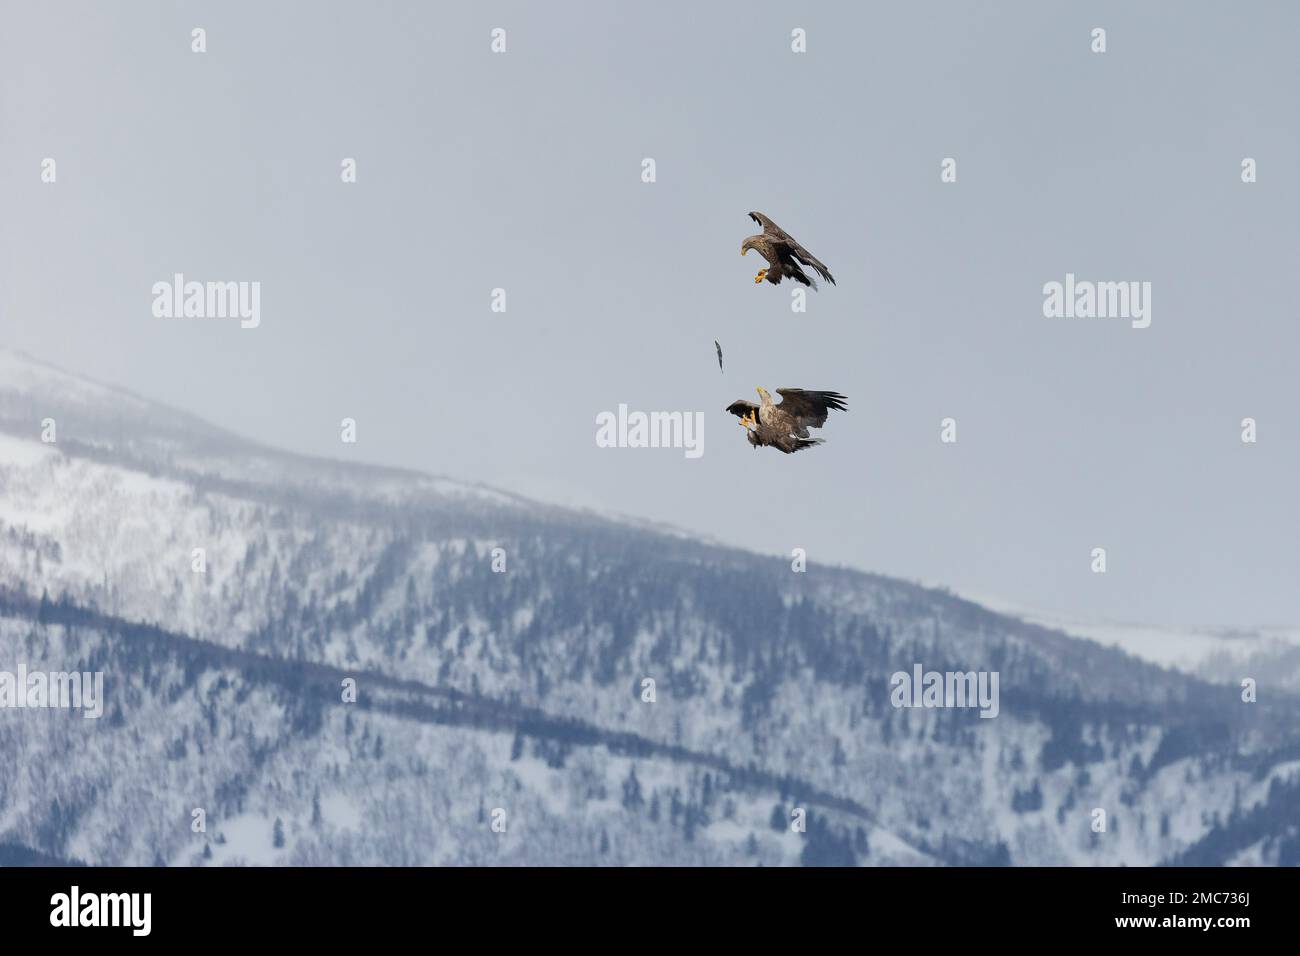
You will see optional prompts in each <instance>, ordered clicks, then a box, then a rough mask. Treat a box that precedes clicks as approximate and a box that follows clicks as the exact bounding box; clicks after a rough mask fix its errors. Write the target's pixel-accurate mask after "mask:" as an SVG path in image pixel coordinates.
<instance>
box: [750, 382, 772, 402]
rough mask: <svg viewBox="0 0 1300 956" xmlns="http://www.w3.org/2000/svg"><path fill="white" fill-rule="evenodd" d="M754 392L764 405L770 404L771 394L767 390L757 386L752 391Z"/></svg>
mask: <svg viewBox="0 0 1300 956" xmlns="http://www.w3.org/2000/svg"><path fill="white" fill-rule="evenodd" d="M754 391H756V392H758V397H759V398H761V399H762V400H763V402H764V403H767V402H770V401H771V400H772V395H771V393H770V392H768V390H767V389H765V388H764V387H763V386H762V385H760V386H758V387H757V388H756V389H754Z"/></svg>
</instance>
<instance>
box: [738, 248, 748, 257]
mask: <svg viewBox="0 0 1300 956" xmlns="http://www.w3.org/2000/svg"><path fill="white" fill-rule="evenodd" d="M747 252H749V250H748V249H746V248H745V247H744V246H741V247H740V254H741V255H742V256H743V255H745V253H747Z"/></svg>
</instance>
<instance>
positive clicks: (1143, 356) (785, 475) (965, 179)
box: [0, 0, 1300, 626]
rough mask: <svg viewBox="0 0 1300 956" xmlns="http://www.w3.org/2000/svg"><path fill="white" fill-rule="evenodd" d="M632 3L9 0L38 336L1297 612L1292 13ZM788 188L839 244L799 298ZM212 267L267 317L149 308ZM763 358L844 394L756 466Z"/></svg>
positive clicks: (743, 509)
mask: <svg viewBox="0 0 1300 956" xmlns="http://www.w3.org/2000/svg"><path fill="white" fill-rule="evenodd" d="M613 6H614V5H613V4H605V3H594V2H593V3H564V2H548V3H545V4H542V3H527V4H525V3H521V4H504V3H493V4H482V3H456V4H432V3H422V4H416V3H390V4H378V3H346V4H334V3H287V2H284V3H220V4H216V3H194V4H187V3H147V2H140V3H130V4H126V3H122V4H103V3H93V4H92V3H75V4H73V3H59V2H40V3H35V2H17V0H0V7H2V8H3V28H2V29H0V81H2V83H0V97H2V99H0V110H2V113H0V256H2V258H0V269H2V270H3V271H2V272H0V344H3V345H7V346H11V347H17V348H21V349H24V350H26V351H28V352H30V353H32V354H34V355H36V356H38V357H41V358H44V359H46V360H48V361H51V362H53V363H55V364H58V365H60V366H62V367H64V368H67V369H69V370H71V371H75V372H80V373H83V374H86V375H88V376H91V377H94V378H98V379H100V380H104V381H107V382H111V383H117V384H121V385H124V386H127V387H129V388H131V389H133V390H135V391H137V392H140V393H142V394H144V395H147V396H149V397H152V398H156V399H159V400H162V401H165V402H167V403H169V404H172V405H176V406H178V407H181V408H184V409H186V410H189V411H193V412H196V413H198V414H201V415H203V416H205V417H206V418H208V419H210V420H212V421H213V422H214V423H217V424H219V425H222V426H225V427H227V428H230V429H232V430H234V431H237V432H240V433H243V434H245V435H248V436H250V437H252V438H255V439H258V440H260V441H263V442H266V443H269V444H271V445H275V446H280V447H284V448H288V449H293V450H298V451H303V452H310V453H315V454H327V455H347V456H350V457H361V458H364V459H366V460H370V461H374V462H379V463H388V464H398V465H405V466H411V467H416V468H420V469H425V470H428V471H432V472H436V473H440V474H446V475H449V476H453V477H459V478H465V479H470V480H477V481H483V482H487V483H489V484H494V485H497V486H501V487H505V488H508V489H511V490H513V491H517V492H520V493H523V494H526V495H530V496H533V497H537V498H541V499H546V500H550V501H556V502H560V503H565V504H573V505H581V506H587V507H593V508H599V509H602V510H609V511H616V512H620V513H626V514H631V515H638V516H643V517H647V518H652V519H661V520H665V521H668V522H671V523H673V524H676V525H679V526H681V527H684V528H687V529H693V530H695V531H698V532H699V533H700V534H703V535H708V536H711V537H714V538H717V539H720V540H723V541H727V542H732V543H736V544H740V545H743V546H746V547H751V548H754V549H756V550H760V551H764V552H772V553H784V554H788V553H789V551H790V549H791V548H793V547H796V546H798V547H803V548H806V549H807V551H808V556H809V561H810V563H812V564H815V563H816V562H819V561H820V562H838V563H846V564H850V565H854V566H857V567H860V568H864V569H868V570H874V571H879V572H882V573H887V574H891V575H897V576H902V577H908V578H913V579H919V580H923V581H925V582H928V583H942V584H946V585H949V586H951V587H953V588H954V589H956V590H958V591H961V592H965V593H972V594H978V595H988V596H996V597H999V598H1001V599H1004V600H1007V601H1011V602H1015V603H1017V604H1019V605H1022V606H1025V607H1030V608H1035V609H1041V610H1047V611H1054V612H1059V613H1063V614H1068V615H1074V616H1077V617H1086V618H1090V619H1091V618H1107V619H1112V620H1117V621H1129V622H1151V623H1160V624H1174V625H1176V624H1188V625H1191V624H1195V625H1201V626H1205V625H1253V624H1295V623H1298V622H1300V588H1297V587H1296V581H1297V577H1298V576H1300V559H1298V558H1297V537H1298V535H1297V531H1298V530H1300V527H1298V526H1300V520H1298V519H1300V515H1298V514H1297V506H1296V483H1297V482H1296V478H1297V474H1298V471H1300V469H1298V468H1297V466H1298V465H1300V403H1298V402H1297V401H1296V396H1297V384H1296V369H1297V363H1296V354H1297V345H1300V331H1298V327H1297V318H1298V317H1297V296H1296V294H1295V289H1294V284H1295V281H1296V279H1295V276H1296V274H1297V262H1296V259H1297V255H1296V254H1297V248H1300V246H1298V244H1297V238H1298V236H1297V231H1298V230H1297V215H1296V214H1297V209H1298V208H1300V195H1298V193H1297V185H1296V172H1295V171H1296V169H1297V159H1298V155H1297V154H1298V151H1300V135H1298V134H1297V129H1298V127H1300V113H1298V112H1297V111H1296V109H1295V105H1294V97H1295V93H1296V90H1297V89H1300V61H1298V59H1297V56H1296V50H1295V42H1296V37H1297V36H1298V35H1300V29H1298V28H1300V12H1298V11H1300V7H1297V5H1295V4H1291V3H1238V4H1221V3H1220V4H1209V3H1205V4H1197V3H1178V4H1174V3H1143V4H1112V5H1108V4H1087V5H1082V4H1065V3H1061V4H1052V3H1041V2H1025V3H999V4H972V3H965V2H952V3H888V4H862V3H816V4H812V3H809V4H799V3H755V2H744V3H739V2H738V3H717V4H713V3H710V4H701V3H698V2H656V3H653V4H620V5H618V6H619V7H620V9H617V10H616V9H612V8H613ZM195 27H203V28H204V29H205V30H206V31H207V47H208V49H207V52H206V53H204V54H195V53H192V52H191V30H192V29H193V28H195ZM494 27H502V28H504V29H505V30H506V31H507V34H506V39H507V52H506V53H504V54H493V53H492V52H491V50H490V42H491V37H490V32H491V30H492V28H494ZM796 27H800V28H803V29H804V30H806V31H807V52H806V53H804V54H796V53H793V52H792V51H791V48H790V43H791V40H790V34H791V30H792V29H794V28H796ZM1094 27H1104V28H1105V29H1106V31H1107V37H1106V40H1107V52H1105V53H1104V54H1095V53H1093V52H1092V51H1091V49H1090V46H1091V43H1092V40H1091V35H1090V34H1091V31H1092V29H1093V28H1094ZM45 157H53V158H54V159H55V160H56V162H57V182H56V183H55V184H53V185H49V184H44V183H42V182H41V161H42V159H43V158H45ZM344 157H355V158H356V160H357V164H358V167H357V168H358V181H357V182H356V183H355V184H344V183H342V182H341V180H340V162H341V161H342V159H343V158H344ZM645 157H652V158H653V159H654V160H655V162H656V166H657V181H656V182H654V183H653V184H646V183H643V182H642V181H641V170H642V165H641V164H642V159H643V158H645ZM945 157H954V158H955V159H956V160H957V182H956V183H955V184H943V183H941V182H940V177H939V172H940V162H941V160H943V159H944V158H945ZM1244 157H1254V158H1255V159H1256V160H1257V162H1258V182H1257V183H1254V184H1251V185H1247V184H1243V183H1242V182H1241V161H1242V159H1243V158H1244ZM751 209H757V210H761V211H763V212H766V213H767V214H768V215H769V216H771V217H772V218H773V219H775V220H776V221H777V222H778V223H780V224H781V225H782V226H783V227H785V228H786V229H787V230H788V231H789V232H791V233H792V234H793V235H794V236H795V237H796V238H798V239H799V240H800V241H801V242H802V243H803V244H804V245H806V246H807V247H808V248H809V249H810V250H811V251H812V252H813V253H814V254H815V255H817V256H819V257H820V258H821V259H822V260H823V261H825V262H826V263H827V264H828V265H829V267H830V268H831V270H832V271H833V272H834V273H835V276H836V278H837V280H838V283H839V284H838V286H836V287H824V288H823V289H822V290H821V291H819V292H815V293H810V294H809V299H808V310H807V312H806V313H805V314H801V315H797V314H793V313H792V312H791V307H790V301H791V300H790V296H789V287H788V285H785V284H783V285H782V286H780V287H773V286H771V285H768V284H766V283H765V284H763V285H761V286H756V285H755V284H754V283H753V281H752V278H753V275H754V273H755V272H756V271H757V270H758V268H759V267H760V266H761V265H762V263H761V262H760V261H758V259H757V257H756V256H755V255H753V254H751V255H750V256H749V257H747V258H744V259H742V258H740V257H739V248H740V243H741V240H742V239H743V238H744V237H745V236H746V235H749V234H750V233H751V232H753V231H754V227H753V224H752V223H751V222H750V221H749V220H748V219H747V218H746V213H747V212H748V211H749V210H751ZM175 272H183V273H184V274H185V275H186V276H187V278H192V279H199V280H234V281H240V280H244V281H253V280H256V281H259V282H260V283H261V286H262V291H261V326H260V327H259V328H257V329H241V328H240V327H239V324H238V322H231V321H224V322H223V321H205V320H195V319H191V320H175V321H168V320H164V319H158V318H155V317H154V316H153V315H152V313H151V305H152V295H151V292H150V289H151V286H152V285H153V283H154V282H156V281H159V280H166V279H170V277H171V276H172V274H173V273H175ZM1067 272H1073V273H1075V274H1076V275H1077V276H1078V277H1079V278H1081V279H1093V280H1138V281H1148V282H1150V283H1151V284H1152V301H1151V308H1152V314H1151V319H1152V321H1151V326H1150V327H1149V328H1147V329H1134V328H1132V327H1130V324H1129V323H1128V322H1127V321H1123V320H1102V319H1068V320H1067V319H1048V318H1045V317H1044V315H1043V293H1042V289H1043V285H1044V283H1047V282H1050V281H1053V280H1055V281H1062V280H1064V277H1065V274H1066V273H1067ZM497 287H502V288H504V289H506V292H507V309H508V311H507V312H505V313H504V314H498V313H493V312H492V311H491V310H490V296H491V290H492V289H494V288H497ZM715 338H716V339H718V340H720V341H721V343H722V346H723V349H724V351H725V361H726V371H725V374H720V373H719V371H718V367H717V364H716V361H715V357H714V352H713V340H714V339H715ZM756 385H763V386H765V387H767V388H769V389H775V388H776V387H778V386H798V387H804V388H821V389H834V390H837V391H840V392H843V393H844V394H846V395H847V396H848V400H849V408H850V411H849V412H848V414H846V415H833V416H832V418H831V419H830V422H829V424H828V427H827V429H826V430H825V432H824V437H825V438H826V439H827V444H826V445H825V446H823V447H820V448H817V449H814V450H813V451H811V452H808V453H800V454H799V455H795V456H783V455H781V454H779V453H777V452H776V451H774V450H771V449H763V450H759V451H755V450H753V449H751V448H750V447H749V445H748V444H747V443H746V442H745V441H744V436H743V435H742V433H741V431H740V429H739V428H738V427H737V425H736V420H735V419H734V418H732V417H730V416H728V415H727V414H726V413H725V412H723V408H724V406H725V405H727V404H728V403H729V402H730V401H732V400H733V399H736V398H741V397H743V398H750V399H753V398H754V397H755V396H754V387H755V386H756ZM620 403H625V404H627V405H628V406H630V407H631V408H633V409H641V410H645V411H653V410H659V411H672V410H680V411H703V412H705V413H706V425H705V435H704V441H705V444H704V448H705V454H704V455H703V457H701V458H699V459H697V460H688V459H687V458H686V457H685V456H684V455H683V453H682V452H681V451H680V450H635V449H601V448H597V447H596V443H595V432H596V425H595V419H596V416H597V414H598V413H600V412H601V411H605V410H610V411H613V410H615V409H617V407H618V405H619V404H620ZM345 416H348V417H353V418H355V419H356V420H357V422H358V429H359V431H358V434H359V440H358V443H357V445H356V446H343V445H341V443H340V439H339V421H340V419H341V418H343V417H345ZM949 416H950V417H952V418H954V419H956V421H957V436H958V441H957V443H956V444H953V445H945V444H942V443H941V442H940V440H939V439H940V421H941V420H942V419H943V418H945V417H949ZM1247 416H1250V417H1253V418H1255V419H1256V420H1257V421H1258V430H1259V431H1258V436H1259V440H1258V442H1257V443H1256V444H1254V445H1248V444H1243V443H1242V441H1241V425H1240V423H1241V420H1242V419H1243V418H1244V417H1247ZM1094 547H1105V548H1106V549H1107V552H1108V571H1107V573H1106V574H1104V575H1098V574H1093V573H1092V572H1091V570H1090V562H1091V555H1090V552H1091V550H1092V549H1093V548H1094Z"/></svg>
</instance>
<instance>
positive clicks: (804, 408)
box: [776, 388, 849, 428]
mask: <svg viewBox="0 0 1300 956" xmlns="http://www.w3.org/2000/svg"><path fill="white" fill-rule="evenodd" d="M776 393H777V394H778V395H780V396H781V404H780V405H778V406H777V409H779V410H780V411H783V412H786V413H787V414H789V415H792V416H793V417H794V419H795V420H796V421H797V422H798V423H799V424H800V425H801V426H803V427H805V428H821V427H822V426H823V425H825V424H826V416H827V415H828V414H830V410H831V409H832V408H833V409H835V410H836V411H840V412H847V411H848V410H849V407H848V406H847V405H845V404H844V403H845V402H846V401H847V399H846V398H845V397H844V396H843V395H841V394H840V393H839V392H810V391H805V390H804V389H802V388H778V389H777V390H776Z"/></svg>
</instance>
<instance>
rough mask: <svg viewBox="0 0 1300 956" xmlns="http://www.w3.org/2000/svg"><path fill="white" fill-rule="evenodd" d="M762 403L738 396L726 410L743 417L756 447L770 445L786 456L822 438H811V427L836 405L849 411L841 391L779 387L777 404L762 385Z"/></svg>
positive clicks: (759, 390) (817, 424)
mask: <svg viewBox="0 0 1300 956" xmlns="http://www.w3.org/2000/svg"><path fill="white" fill-rule="evenodd" d="M757 391H758V397H759V400H760V401H761V402H762V404H761V405H755V404H754V403H753V402H747V401H745V400H744V399H743V398H741V399H737V400H736V401H734V402H732V403H731V404H730V405H728V406H727V411H729V412H731V414H733V415H735V416H736V417H738V418H739V419H740V424H741V426H742V427H743V428H744V429H745V432H746V437H747V438H748V439H749V443H750V444H751V445H753V446H754V447H755V448H760V447H762V446H763V445H771V446H772V447H773V448H779V449H780V450H781V451H783V452H785V453H786V454H787V455H789V454H793V453H794V452H796V451H802V450H803V449H805V448H811V447H812V446H813V445H820V444H821V443H822V439H820V438H810V437H808V429H810V428H821V427H822V426H823V425H825V424H826V416H827V415H829V414H830V410H831V409H832V408H833V409H835V410H836V411H839V412H847V411H848V410H849V409H848V406H847V405H845V404H844V403H845V401H846V399H845V397H844V396H843V395H841V394H840V393H839V392H810V391H805V390H804V389H802V388H778V389H777V390H776V393H777V394H778V395H780V396H781V403H780V404H779V405H778V404H776V403H775V402H773V401H772V396H771V394H770V393H769V392H768V390H767V389H765V388H763V387H762V386H761V385H760V386H759V387H758V389H757Z"/></svg>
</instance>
